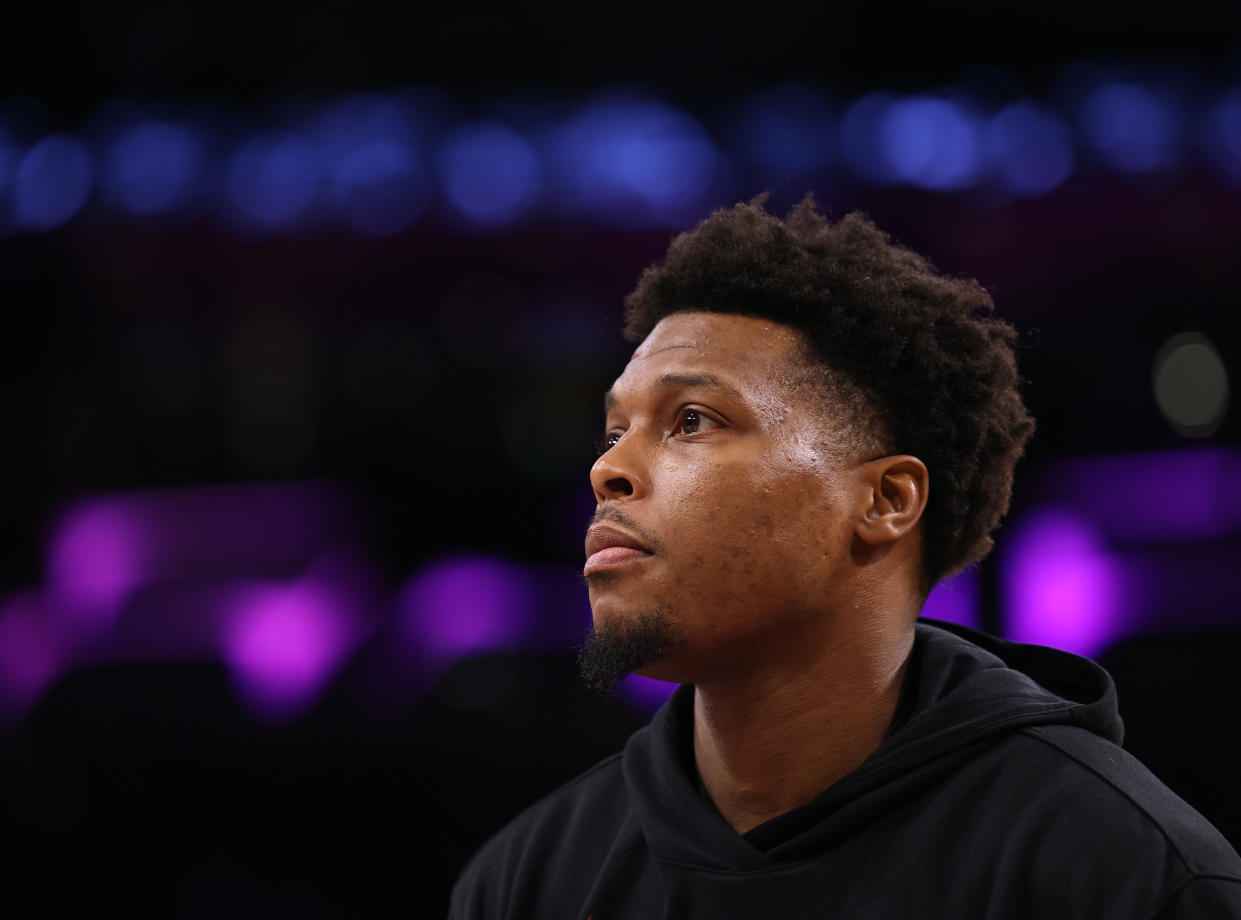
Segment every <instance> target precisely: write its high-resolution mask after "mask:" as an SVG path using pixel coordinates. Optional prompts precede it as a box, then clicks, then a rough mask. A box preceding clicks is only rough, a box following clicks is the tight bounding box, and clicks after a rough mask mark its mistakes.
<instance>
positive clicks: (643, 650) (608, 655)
mask: <svg viewBox="0 0 1241 920" xmlns="http://www.w3.org/2000/svg"><path fill="white" fill-rule="evenodd" d="M676 644H677V631H676V629H675V628H674V627H673V624H672V620H671V619H670V618H669V617H668V615H667V613H666V612H665V611H663V610H660V609H655V610H644V611H642V612H641V613H638V614H636V615H635V616H630V617H617V618H615V619H610V620H608V621H607V622H605V623H604V624H603V626H601V627H594V628H592V629H591V630H589V631H588V632H587V633H586V637H585V639H583V641H582V644H581V645H580V646H579V648H578V652H577V664H578V669H579V670H580V671H581V675H582V680H583V681H584V682H585V684H586V686H588V687H590V688H591V689H592V690H594V691H595V692H597V693H599V694H600V695H602V696H604V697H609V696H611V695H612V692H613V690H614V688H615V685H616V682H617V681H618V680H620V679H621V678H622V677H625V676H626V675H627V674H631V673H633V672H634V671H636V670H638V669H639V668H644V667H646V666H648V665H652V664H655V663H656V662H657V661H662V660H663V659H664V658H666V657H668V655H669V653H671V651H672V649H673V647H674V646H675V645H676Z"/></svg>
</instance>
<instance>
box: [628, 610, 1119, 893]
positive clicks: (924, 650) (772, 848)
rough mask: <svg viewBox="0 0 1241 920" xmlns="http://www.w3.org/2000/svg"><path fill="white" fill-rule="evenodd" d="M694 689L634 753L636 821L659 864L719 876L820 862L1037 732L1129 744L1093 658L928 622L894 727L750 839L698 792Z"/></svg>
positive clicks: (679, 694)
mask: <svg viewBox="0 0 1241 920" xmlns="http://www.w3.org/2000/svg"><path fill="white" fill-rule="evenodd" d="M693 709H694V688H693V687H692V686H691V685H688V684H684V685H682V686H681V687H679V688H678V689H677V690H676V692H675V693H674V694H673V695H672V697H671V698H670V699H669V700H668V702H667V703H666V704H665V705H664V706H663V708H661V709H660V711H659V712H658V713H657V714H656V716H655V718H654V719H653V720H652V721H651V723H650V725H648V726H647V727H646V728H644V729H642V730H641V731H639V732H637V733H636V734H634V735H633V736H632V737H631V738H630V739H629V742H628V744H626V746H625V752H624V759H623V770H624V775H625V782H626V785H627V787H628V790H629V793H630V795H631V796H632V799H633V801H634V803H635V816H636V818H637V820H638V822H639V824H640V825H641V828H642V833H643V835H644V836H645V838H646V840H647V844H648V846H649V847H650V849H651V852H652V854H653V855H654V856H655V858H656V859H658V860H660V861H663V862H668V863H675V864H679V865H682V866H691V867H695V868H700V869H707V870H712V871H716V872H720V871H723V872H747V871H755V870H762V869H770V868H772V867H774V866H777V865H779V864H782V863H787V862H792V861H797V860H799V859H802V858H804V857H806V856H808V855H811V854H813V853H821V852H822V851H823V849H824V848H825V847H827V846H830V845H832V843H833V841H835V840H837V839H841V838H845V837H848V836H849V835H851V834H852V833H853V832H855V831H856V830H857V828H858V827H860V826H862V825H864V824H866V823H870V822H873V821H875V820H877V819H878V818H880V817H881V816H883V815H885V814H887V813H888V812H890V811H892V810H893V809H895V808H897V807H898V806H899V805H900V804H901V803H902V802H903V801H905V800H906V799H908V798H910V797H911V796H914V795H916V794H918V793H920V792H921V791H923V790H924V789H925V788H926V787H927V786H928V785H929V784H932V783H934V782H936V781H937V780H939V779H941V778H942V777H943V776H945V775H946V774H948V773H950V772H951V771H952V770H953V769H954V768H955V767H956V766H958V765H959V764H960V763H961V762H962V761H963V760H965V759H967V758H969V757H972V756H975V755H976V754H977V752H978V751H979V749H980V748H981V747H985V746H986V745H989V744H992V743H994V742H996V741H998V740H999V739H1000V738H1001V737H1003V736H1006V735H1009V734H1011V733H1013V732H1016V731H1019V730H1021V729H1024V728H1028V727H1031V726H1036V725H1073V726H1077V727H1079V728H1084V729H1086V730H1088V731H1090V732H1093V733H1094V734H1097V735H1099V736H1101V737H1103V738H1105V739H1107V740H1108V741H1111V742H1113V743H1115V744H1119V743H1120V741H1121V738H1122V735H1123V726H1122V723H1121V720H1120V715H1119V713H1118V711H1117V707H1116V689H1115V685H1114V684H1113V683H1112V679H1111V677H1110V676H1109V675H1108V673H1107V672H1106V671H1105V670H1103V668H1101V667H1100V666H1099V665H1097V664H1095V663H1094V662H1093V661H1090V660H1088V659H1086V658H1082V657H1080V656H1077V655H1072V654H1070V653H1068V652H1063V651H1060V650H1058V649H1052V648H1046V647H1043V646H1036V645H1023V644H1021V643H1016V642H1007V641H1004V640H1002V639H997V638H995V637H993V636H989V635H987V634H986V633H982V632H979V631H977V630H973V629H969V628H967V627H964V626H957V625H955V624H951V623H944V622H939V621H935V620H919V621H918V624H917V627H916V634H915V638H914V646H913V650H912V652H911V657H910V663H909V667H908V669H907V671H906V676H905V683H904V685H903V687H902V690H901V702H900V705H899V707H898V715H897V717H896V720H895V722H894V725H895V729H894V730H893V731H892V732H891V734H889V736H888V737H887V738H886V739H885V740H884V742H883V744H881V745H880V746H879V747H878V748H877V749H876V750H875V751H874V752H873V753H872V754H871V756H870V757H869V758H867V760H866V761H865V762H864V763H863V764H862V765H861V766H860V767H858V768H857V769H856V770H854V771H853V772H852V773H850V774H848V775H847V776H845V777H844V778H842V779H841V780H839V781H838V782H836V783H835V784H833V785H832V786H831V787H830V788H829V789H827V790H826V791H825V792H823V793H822V794H821V795H819V796H818V797H817V798H815V799H813V800H812V801H810V802H808V803H807V804H805V805H803V806H801V807H799V808H796V809H794V810H793V811H791V812H788V813H787V814H783V815H780V816H778V817H776V818H773V819H772V820H770V821H768V822H766V823H764V824H762V825H760V826H759V827H757V828H754V829H753V830H752V831H750V832H748V833H747V834H745V835H744V836H743V835H739V834H737V833H736V831H734V830H733V828H732V827H731V826H730V825H729V824H728V823H727V821H725V820H724V818H723V816H722V815H720V814H719V812H718V811H716V810H715V808H714V806H713V805H712V804H711V803H710V802H708V801H707V800H706V799H705V798H704V797H703V796H702V795H701V794H699V792H698V791H697V787H696V784H695V780H694V768H693V765H692V757H693V755H692V750H693V747H692V737H693Z"/></svg>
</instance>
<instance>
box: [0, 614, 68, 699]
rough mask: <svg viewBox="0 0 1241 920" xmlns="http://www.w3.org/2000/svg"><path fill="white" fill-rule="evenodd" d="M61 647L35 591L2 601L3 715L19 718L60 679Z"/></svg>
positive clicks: (0, 662) (0, 674) (0, 685)
mask: <svg viewBox="0 0 1241 920" xmlns="http://www.w3.org/2000/svg"><path fill="white" fill-rule="evenodd" d="M60 657H61V656H60V650H59V649H58V648H57V645H56V642H55V639H54V638H53V636H52V633H51V632H50V631H49V629H48V622H47V618H46V617H45V616H43V609H42V605H41V604H40V603H39V600H38V599H37V597H35V595H33V594H20V595H17V596H15V597H10V598H8V599H7V600H6V601H4V602H3V603H0V714H2V715H3V716H5V717H7V718H19V717H20V716H21V715H22V714H23V713H24V712H25V711H26V710H27V709H29V708H30V706H31V705H33V704H34V702H35V701H36V700H37V699H38V698H39V695H40V694H41V693H42V692H43V691H44V690H45V689H46V688H47V687H48V686H49V685H50V684H51V683H52V681H53V680H55V679H56V675H57V672H58V671H59V669H60Z"/></svg>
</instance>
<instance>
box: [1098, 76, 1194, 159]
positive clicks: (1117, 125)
mask: <svg viewBox="0 0 1241 920" xmlns="http://www.w3.org/2000/svg"><path fill="white" fill-rule="evenodd" d="M1177 109H1178V104H1177V103H1176V101H1175V100H1174V99H1172V98H1171V97H1170V95H1169V94H1167V93H1164V92H1160V91H1158V90H1156V89H1154V88H1152V87H1150V86H1145V85H1143V84H1141V83H1132V82H1107V83H1103V84H1101V85H1099V86H1097V87H1094V88H1093V89H1092V90H1090V91H1089V92H1088V93H1087V94H1086V97H1085V99H1084V100H1083V102H1082V106H1081V111H1080V117H1081V126H1082V131H1083V134H1084V136H1085V139H1086V142H1087V144H1089V145H1090V146H1091V147H1093V148H1094V150H1095V151H1096V152H1097V153H1098V154H1099V155H1100V156H1101V157H1102V158H1103V159H1104V160H1105V161H1106V162H1107V163H1108V165H1110V166H1112V167H1113V168H1115V169H1119V170H1121V171H1122V172H1127V173H1148V172H1153V171H1155V170H1161V169H1169V168H1171V167H1173V166H1175V165H1176V164H1177V161H1178V159H1179V155H1180V146H1181V126H1180V123H1179V118H1180V116H1179V115H1178V112H1177Z"/></svg>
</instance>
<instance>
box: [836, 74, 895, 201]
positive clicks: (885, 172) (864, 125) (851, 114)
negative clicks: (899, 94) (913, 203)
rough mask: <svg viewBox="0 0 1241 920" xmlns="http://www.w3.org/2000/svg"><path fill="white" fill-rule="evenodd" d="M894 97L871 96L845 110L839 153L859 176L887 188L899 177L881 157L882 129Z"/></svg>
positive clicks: (886, 95)
mask: <svg viewBox="0 0 1241 920" xmlns="http://www.w3.org/2000/svg"><path fill="white" fill-rule="evenodd" d="M894 99H895V97H894V96H893V95H892V94H891V93H870V94H869V95H866V96H863V97H862V98H861V99H858V100H857V101H856V102H854V103H853V105H851V106H849V108H848V109H847V110H846V111H845V114H844V117H843V118H842V119H841V121H840V151H841V153H842V154H843V155H844V158H845V161H846V162H847V163H848V164H849V167H850V168H851V169H852V170H853V172H854V173H856V174H857V175H858V176H861V177H862V178H863V179H866V180H868V181H870V182H872V183H874V184H875V185H888V184H890V183H892V182H895V181H896V179H897V177H896V175H895V174H894V173H893V172H892V169H891V167H890V166H889V165H888V162H887V159H886V157H884V156H883V155H882V149H881V144H880V126H881V125H882V122H883V117H884V115H885V114H886V112H887V110H888V107H889V106H890V105H891V104H892V101H893V100H894Z"/></svg>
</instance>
